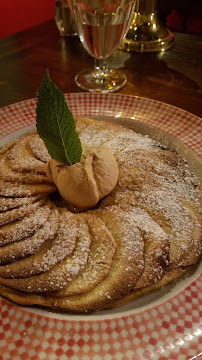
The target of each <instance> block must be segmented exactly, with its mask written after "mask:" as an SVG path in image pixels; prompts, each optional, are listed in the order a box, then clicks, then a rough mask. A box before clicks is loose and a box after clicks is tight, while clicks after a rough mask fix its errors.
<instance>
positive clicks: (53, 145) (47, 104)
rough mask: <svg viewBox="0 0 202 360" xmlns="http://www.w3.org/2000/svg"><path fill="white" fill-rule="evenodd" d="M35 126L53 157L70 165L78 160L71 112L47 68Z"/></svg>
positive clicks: (77, 140) (39, 95)
mask: <svg viewBox="0 0 202 360" xmlns="http://www.w3.org/2000/svg"><path fill="white" fill-rule="evenodd" d="M36 127H37V131H38V134H39V136H40V137H41V138H42V140H43V142H44V144H45V146H46V148H47V150H48V152H49V154H50V156H51V157H52V159H55V160H57V161H60V162H62V163H66V164H69V165H72V164H75V163H77V162H79V161H80V159H81V154H82V148H81V142H80V140H79V137H78V134H77V132H76V126H75V122H74V119H73V116H72V113H71V111H70V110H69V108H68V106H67V103H66V101H65V98H64V95H63V94H62V92H61V91H60V90H59V89H58V88H57V87H56V85H55V84H54V83H53V82H52V81H51V79H50V76H49V72H48V70H47V71H46V72H45V75H44V77H43V80H42V83H41V86H40V89H39V94H38V101H37V108H36Z"/></svg>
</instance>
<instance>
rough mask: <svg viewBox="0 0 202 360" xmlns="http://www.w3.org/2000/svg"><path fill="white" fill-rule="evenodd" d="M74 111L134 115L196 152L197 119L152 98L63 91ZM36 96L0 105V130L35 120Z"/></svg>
mask: <svg viewBox="0 0 202 360" xmlns="http://www.w3.org/2000/svg"><path fill="white" fill-rule="evenodd" d="M65 96H66V99H67V102H68V105H69V107H70V109H71V111H72V113H73V114H74V115H77V116H78V115H80V116H104V117H105V116H110V117H116V118H126V119H134V120H135V121H140V122H143V123H146V124H148V125H151V126H154V127H156V128H159V129H160V130H163V131H166V132H168V133H169V134H171V135H173V136H175V137H178V138H179V139H180V140H182V142H183V143H184V144H185V145H187V146H188V147H190V148H191V149H192V150H194V151H195V152H196V153H197V154H198V155H199V156H201V155H202V149H201V119H200V118H198V117H197V116H195V115H193V114H190V113H188V112H186V111H184V110H181V109H178V108H176V107H174V106H171V105H167V104H164V103H161V102H158V101H155V100H151V99H146V98H140V97H133V96H127V95H113V94H89V93H75V94H66V95H65ZM35 108H36V99H31V100H28V101H23V102H20V103H17V104H13V105H10V106H7V107H5V108H2V109H0V118H1V125H0V134H1V136H2V137H3V136H5V135H7V134H10V133H11V132H13V131H15V130H18V129H20V128H22V127H25V126H27V125H30V124H34V123H35Z"/></svg>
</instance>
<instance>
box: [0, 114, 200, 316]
mask: <svg viewBox="0 0 202 360" xmlns="http://www.w3.org/2000/svg"><path fill="white" fill-rule="evenodd" d="M75 122H76V129H77V132H78V135H79V138H80V141H81V143H82V147H83V146H86V147H102V148H103V147H104V148H105V149H109V150H110V151H111V152H112V154H113V155H114V157H115V159H116V161H117V165H118V171H119V174H118V181H117V184H116V186H115V187H114V189H113V190H112V191H111V193H110V194H108V195H106V196H105V197H104V198H102V199H100V200H99V202H98V203H97V204H96V205H95V206H92V207H90V208H88V209H82V208H80V209H79V208H78V207H77V206H72V205H71V204H69V203H68V202H67V201H65V200H64V199H62V198H61V196H60V194H59V192H58V190H57V188H56V186H55V184H54V183H53V181H52V180H51V179H50V178H49V177H48V176H47V174H46V171H45V167H46V163H47V162H48V161H49V160H50V155H49V154H48V152H47V150H46V147H45V145H44V143H43V141H42V140H41V139H40V138H39V136H38V134H37V133H36V131H33V132H30V133H28V134H26V135H24V136H23V137H21V138H20V139H17V140H15V141H14V142H12V143H10V144H8V145H6V146H4V147H3V148H2V149H1V151H0V153H1V155H0V174H1V175H0V293H1V294H2V295H3V296H5V297H7V298H9V299H11V300H13V301H14V302H16V303H19V304H23V305H40V306H43V307H45V308H52V309H57V310H60V311H73V312H92V311H97V310H100V309H106V308H110V307H114V306H120V305H122V304H124V303H126V302H128V301H131V300H132V299H135V298H136V297H139V296H143V295H144V294H147V293H149V292H151V291H153V290H155V289H158V288H160V287H162V286H163V285H165V284H167V283H168V282H170V281H172V280H174V279H176V278H178V277H180V276H181V275H182V274H183V273H184V272H185V271H186V270H187V269H189V268H190V266H192V265H193V264H195V263H196V262H197V261H198V259H199V257H200V254H201V195H200V186H199V182H198V180H197V179H196V178H195V177H194V176H193V174H192V173H191V172H190V170H189V167H188V164H187V163H186V161H185V160H183V158H182V157H181V156H180V155H178V154H177V153H176V152H175V151H173V150H170V149H169V148H166V147H164V146H162V145H161V144H159V143H158V142H156V141H154V140H152V139H150V138H148V137H147V136H143V135H141V134H138V133H136V132H135V131H133V130H131V129H128V128H125V127H123V126H120V125H117V124H114V123H108V122H103V121H102V122H99V121H95V120H92V119H88V118H77V119H75ZM92 166H94V165H92ZM93 171H95V168H93ZM67 186H68V185H67Z"/></svg>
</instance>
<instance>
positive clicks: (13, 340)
mask: <svg viewBox="0 0 202 360" xmlns="http://www.w3.org/2000/svg"><path fill="white" fill-rule="evenodd" d="M66 98H67V101H68V104H69V106H70V108H71V110H72V112H73V114H75V115H81V116H84V115H85V116H96V115H99V116H113V117H114V116H117V117H121V118H134V119H135V120H137V121H141V122H145V123H147V124H149V125H152V126H155V127H158V128H159V129H161V130H164V131H167V132H169V133H170V134H172V135H174V136H177V137H179V138H180V139H181V140H182V141H183V142H184V143H186V144H187V145H188V146H189V147H191V148H192V149H193V150H194V151H195V152H196V153H198V154H199V153H200V150H201V149H200V119H199V118H197V117H196V116H194V115H191V114H189V113H187V112H184V111H182V110H180V109H177V108H174V107H172V106H169V105H165V104H162V103H159V102H156V101H152V100H149V99H142V98H137V97H130V96H123V95H100V94H88V93H82V94H67V95H66ZM35 105H36V100H35V99H32V100H29V101H25V102H21V103H18V104H14V105H10V106H8V107H6V108H3V109H1V110H0V117H1V129H0V130H1V131H0V133H1V135H2V136H5V135H7V134H9V133H11V132H13V131H15V130H18V129H20V128H22V127H25V126H27V125H30V124H32V123H34V121H35ZM201 279H202V277H201V276H199V277H198V278H197V279H196V280H195V281H194V282H192V283H191V284H189V285H188V286H187V287H186V288H185V289H184V290H182V291H180V292H179V293H178V294H177V295H175V296H173V297H172V298H171V299H168V300H166V301H163V302H161V303H160V304H159V305H156V306H152V307H151V305H150V306H147V307H146V308H145V310H144V311H143V310H141V309H140V310H139V311H138V310H134V311H133V310H132V311H128V312H125V313H121V312H120V313H118V312H117V313H116V314H114V315H111V314H110V312H108V314H107V315H104V316H102V315H100V316H97V317H96V316H93V315H92V316H90V315H88V316H87V315H75V316H71V315H68V314H67V315H65V314H63V315H58V314H53V313H49V312H48V311H43V310H42V311H37V310H35V311H34V310H33V309H31V308H26V309H25V308H22V307H20V306H17V305H14V304H11V303H10V302H8V301H7V300H4V299H2V298H1V299H0V360H11V359H12V360H27V359H29V360H41V359H44V360H67V359H68V360H69V359H70V360H168V359H169V360H195V359H197V360H199V359H202V324H200V318H201V312H200V310H201V308H200V305H201V304H202V302H201V297H200V294H201ZM142 301H144V300H142Z"/></svg>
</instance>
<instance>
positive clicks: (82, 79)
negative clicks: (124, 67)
mask: <svg viewBox="0 0 202 360" xmlns="http://www.w3.org/2000/svg"><path fill="white" fill-rule="evenodd" d="M75 82H76V84H77V85H78V86H79V87H80V88H81V89H83V90H86V91H91V92H101V93H109V92H115V91H118V90H120V89H121V88H122V87H123V86H124V85H125V84H126V82H127V77H126V75H125V74H123V73H122V72H121V71H119V70H114V69H110V70H108V72H107V74H106V73H105V75H104V76H102V77H101V78H98V77H96V72H95V71H94V70H92V69H84V70H82V71H80V72H79V73H78V74H77V75H76V76H75Z"/></svg>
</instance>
